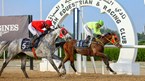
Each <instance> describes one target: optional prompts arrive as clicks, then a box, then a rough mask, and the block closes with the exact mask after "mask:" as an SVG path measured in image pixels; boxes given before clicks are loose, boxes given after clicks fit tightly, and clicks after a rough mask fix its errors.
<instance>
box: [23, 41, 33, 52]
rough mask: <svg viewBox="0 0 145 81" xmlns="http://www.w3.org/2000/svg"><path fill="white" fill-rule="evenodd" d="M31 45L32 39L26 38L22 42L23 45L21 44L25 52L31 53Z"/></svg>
mask: <svg viewBox="0 0 145 81" xmlns="http://www.w3.org/2000/svg"><path fill="white" fill-rule="evenodd" d="M30 43H31V41H30V39H28V38H24V39H23V40H22V43H21V49H22V50H23V51H31V48H30Z"/></svg>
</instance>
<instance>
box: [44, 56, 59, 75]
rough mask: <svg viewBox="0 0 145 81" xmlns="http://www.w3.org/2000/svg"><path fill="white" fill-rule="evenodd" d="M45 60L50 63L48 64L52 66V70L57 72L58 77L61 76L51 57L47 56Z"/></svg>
mask: <svg viewBox="0 0 145 81" xmlns="http://www.w3.org/2000/svg"><path fill="white" fill-rule="evenodd" d="M47 60H48V61H49V62H50V64H51V65H52V66H53V68H54V69H55V70H56V71H57V73H58V75H59V76H61V73H60V72H59V70H58V68H57V66H56V65H55V63H54V61H53V60H52V56H51V55H49V56H48V57H47Z"/></svg>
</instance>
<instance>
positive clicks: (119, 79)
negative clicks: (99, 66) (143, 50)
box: [0, 61, 145, 81]
mask: <svg viewBox="0 0 145 81" xmlns="http://www.w3.org/2000/svg"><path fill="white" fill-rule="evenodd" d="M11 64H12V63H10V64H9V66H8V67H7V68H6V69H5V70H4V72H3V74H2V76H1V77H0V81H145V75H144V74H143V75H110V74H104V75H102V74H101V73H98V74H95V73H82V74H81V75H75V74H73V73H71V74H67V75H66V76H65V78H64V77H63V78H60V77H58V75H57V73H56V72H48V71H47V72H40V71H39V70H37V67H35V70H29V68H28V67H27V73H28V75H29V77H30V78H29V79H26V78H25V77H24V75H23V73H22V71H21V69H20V67H11ZM16 64H17V62H16ZM1 65H2V61H0V67H1ZM144 69H145V68H144ZM142 71H143V70H142Z"/></svg>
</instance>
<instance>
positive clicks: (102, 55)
mask: <svg viewBox="0 0 145 81" xmlns="http://www.w3.org/2000/svg"><path fill="white" fill-rule="evenodd" d="M96 55H97V56H100V57H101V58H102V60H103V62H104V63H105V65H106V66H107V69H109V70H110V71H111V72H112V73H113V74H116V72H115V71H113V70H112V68H111V67H110V65H109V60H108V57H107V56H106V55H105V54H104V53H100V52H99V53H97V54H96Z"/></svg>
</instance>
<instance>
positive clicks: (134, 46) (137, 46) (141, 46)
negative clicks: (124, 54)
mask: <svg viewBox="0 0 145 81" xmlns="http://www.w3.org/2000/svg"><path fill="white" fill-rule="evenodd" d="M105 47H113V48H116V46H114V45H105ZM122 48H145V45H122Z"/></svg>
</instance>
